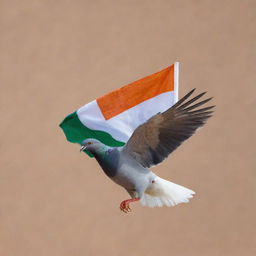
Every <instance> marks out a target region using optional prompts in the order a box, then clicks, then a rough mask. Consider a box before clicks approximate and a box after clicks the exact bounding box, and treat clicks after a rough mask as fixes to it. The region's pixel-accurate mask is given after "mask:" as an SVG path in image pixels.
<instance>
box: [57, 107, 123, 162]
mask: <svg viewBox="0 0 256 256" xmlns="http://www.w3.org/2000/svg"><path fill="white" fill-rule="evenodd" d="M60 127H61V128H62V130H63V132H64V134H65V135H66V138H67V140H68V141H70V142H72V143H79V144H80V145H81V144H82V142H83V141H84V140H85V139H88V138H94V139H97V140H99V141H101V142H102V143H104V144H105V145H108V146H110V147H120V146H123V145H124V144H125V143H124V142H121V141H118V140H115V139H114V138H113V137H112V136H111V135H110V134H109V133H107V132H103V131H97V130H91V129H89V128H88V127H86V126H84V124H82V123H81V121H80V120H79V118H78V116H77V113H76V112H74V113H72V114H70V115H68V116H67V117H66V118H65V119H64V120H63V121H62V122H61V124H60ZM86 153H87V154H88V155H89V156H91V157H92V155H91V154H90V153H89V152H86Z"/></svg>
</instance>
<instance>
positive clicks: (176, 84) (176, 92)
mask: <svg viewBox="0 0 256 256" xmlns="http://www.w3.org/2000/svg"><path fill="white" fill-rule="evenodd" d="M179 66H180V63H179V62H175V63H174V101H175V103H176V102H177V101H178V99H179Z"/></svg>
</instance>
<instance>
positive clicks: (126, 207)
mask: <svg viewBox="0 0 256 256" xmlns="http://www.w3.org/2000/svg"><path fill="white" fill-rule="evenodd" d="M139 200H140V199H139V198H132V199H127V200H124V201H123V202H121V204H120V210H121V211H123V212H125V213H128V212H131V211H132V209H131V208H130V206H129V204H130V203H131V202H136V201H139Z"/></svg>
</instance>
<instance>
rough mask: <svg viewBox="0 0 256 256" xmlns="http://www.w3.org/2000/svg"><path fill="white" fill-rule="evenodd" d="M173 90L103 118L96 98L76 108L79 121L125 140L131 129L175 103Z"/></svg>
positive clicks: (130, 133)
mask: <svg viewBox="0 0 256 256" xmlns="http://www.w3.org/2000/svg"><path fill="white" fill-rule="evenodd" d="M175 94H176V93H175V92H174V91H172V92H165V93H162V94H160V95H157V96H156V97H154V98H151V99H149V100H146V101H144V102H142V103H140V104H138V105H136V106H134V107H132V108H130V109H128V110H126V111H124V112H122V113H120V114H119V115H116V116H114V117H112V118H111V119H109V120H105V118H104V116H103V115H102V113H101V110H100V108H99V106H98V104H97V102H96V100H94V101H92V102H90V103H88V104H86V105H85V106H83V107H81V108H80V109H78V110H77V115H78V118H79V119H80V121H81V122H82V123H83V124H84V125H85V126H86V127H88V128H90V129H93V130H100V131H105V132H107V133H109V134H111V135H112V137H113V138H114V139H116V140H118V141H122V142H127V141H128V139H129V138H130V137H131V135H132V133H133V131H134V130H135V129H136V128H137V127H138V126H139V125H140V124H142V123H144V122H146V121H147V120H148V119H149V118H150V117H152V116H153V115H155V114H157V113H159V112H163V111H165V110H167V109H168V108H170V107H171V106H172V105H173V104H174V103H175Z"/></svg>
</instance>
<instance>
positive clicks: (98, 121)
mask: <svg viewBox="0 0 256 256" xmlns="http://www.w3.org/2000/svg"><path fill="white" fill-rule="evenodd" d="M178 81H179V63H178V62H176V63H175V64H173V65H172V66H169V67H167V68H165V69H163V70H161V71H159V72H157V73H155V74H152V75H149V76H146V77H144V78H142V79H139V80H137V81H135V82H133V83H130V84H128V85H125V86H123V87H121V88H119V89H117V90H115V91H112V92H110V93H108V94H106V95H104V96H102V97H100V98H98V99H96V100H93V101H91V102H90V103H88V104H86V105H84V106H83V107H81V108H79V109H78V110H77V111H75V112H74V113H72V114H70V115H68V116H67V117H66V118H65V119H64V120H63V121H62V123H61V124H60V127H61V128H62V129H63V131H64V133H65V135H66V137H67V140H68V141H70V142H73V143H79V144H81V143H82V141H83V140H85V139H87V138H95V139H97V140H99V141H101V142H103V143H104V144H106V145H108V146H112V147H114V146H116V147H118V146H123V145H124V144H125V143H126V142H127V141H128V139H129V138H130V137H131V135H132V133H133V131H134V130H135V129H136V128H137V127H138V126H139V125H141V124H143V123H144V122H146V121H147V120H148V119H149V118H150V117H152V116H153V115H155V114H157V113H159V112H163V111H165V110H167V109H168V108H170V107H171V106H172V105H173V104H174V103H175V102H176V101H177V100H178Z"/></svg>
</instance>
